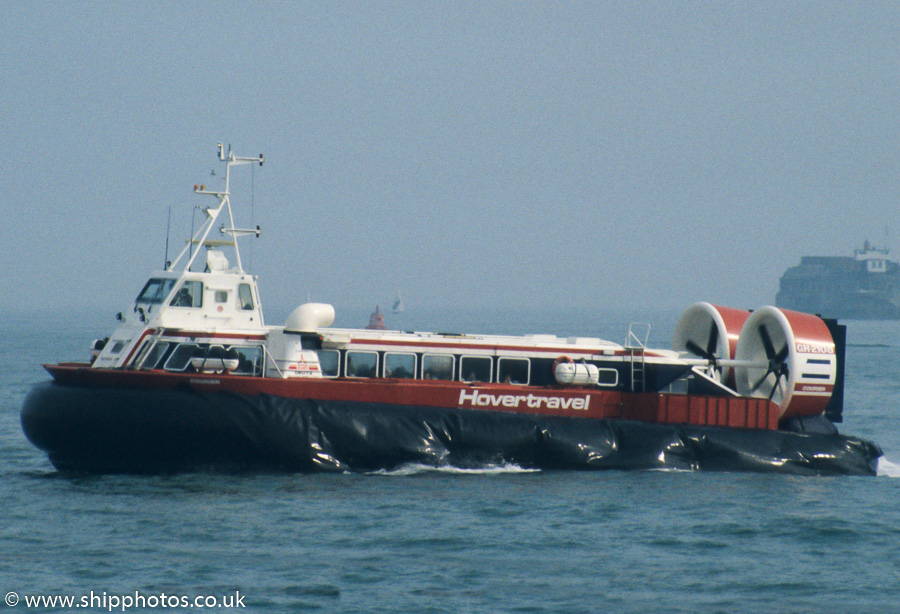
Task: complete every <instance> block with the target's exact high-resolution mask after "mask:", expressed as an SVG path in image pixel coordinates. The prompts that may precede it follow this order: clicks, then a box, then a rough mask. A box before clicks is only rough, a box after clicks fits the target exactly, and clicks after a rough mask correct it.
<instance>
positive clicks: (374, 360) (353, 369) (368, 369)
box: [344, 352, 378, 377]
mask: <svg viewBox="0 0 900 614" xmlns="http://www.w3.org/2000/svg"><path fill="white" fill-rule="evenodd" d="M344 372H345V373H346V374H347V377H376V376H377V374H378V353H377V352H347V365H346V367H345V369H344Z"/></svg>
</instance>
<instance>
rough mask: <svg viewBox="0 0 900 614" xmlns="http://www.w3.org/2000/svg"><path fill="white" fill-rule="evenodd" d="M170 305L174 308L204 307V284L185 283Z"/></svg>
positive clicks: (197, 282) (196, 282)
mask: <svg viewBox="0 0 900 614" xmlns="http://www.w3.org/2000/svg"><path fill="white" fill-rule="evenodd" d="M169 304H170V305H172V307H203V282H202V281H186V282H184V283H183V284H181V287H180V288H179V289H178V292H176V293H175V296H174V297H173V298H172V302H170V303H169Z"/></svg>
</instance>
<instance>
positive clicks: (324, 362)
mask: <svg viewBox="0 0 900 614" xmlns="http://www.w3.org/2000/svg"><path fill="white" fill-rule="evenodd" d="M340 363H341V354H340V352H338V351H337V350H319V367H321V369H322V375H324V376H325V377H337V376H338V367H339V366H340Z"/></svg>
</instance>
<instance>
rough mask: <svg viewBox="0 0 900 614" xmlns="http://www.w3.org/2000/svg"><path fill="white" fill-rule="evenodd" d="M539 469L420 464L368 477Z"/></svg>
mask: <svg viewBox="0 0 900 614" xmlns="http://www.w3.org/2000/svg"><path fill="white" fill-rule="evenodd" d="M539 471H540V469H525V468H523V467H519V466H518V465H514V464H512V463H506V464H503V465H484V466H483V467H473V468H466V469H464V468H462V467H453V466H450V465H446V466H441V467H434V466H432V465H423V464H420V463H409V464H406V465H401V466H400V467H397V468H396V469H392V470H390V471H388V470H385V469H379V470H378V471H373V472H371V473H370V474H369V475H400V476H404V475H420V474H423V473H446V474H456V475H495V474H505V473H536V472H539Z"/></svg>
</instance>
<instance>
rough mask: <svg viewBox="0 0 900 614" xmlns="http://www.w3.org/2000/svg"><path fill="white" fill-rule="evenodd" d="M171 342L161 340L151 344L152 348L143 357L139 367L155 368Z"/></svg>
mask: <svg viewBox="0 0 900 614" xmlns="http://www.w3.org/2000/svg"><path fill="white" fill-rule="evenodd" d="M170 345H171V344H170V343H168V342H166V341H162V342H160V343H157V344H156V345H154V346H153V348H152V349H151V350H150V351H149V352H148V353H147V356H145V357H144V359H143V362H141V364H140V365H139V367H138V368H140V369H156V368H157V363H159V362H160V360H161V359H162V357H163V356H164V355H165V353H166V350H168V349H169V346H170Z"/></svg>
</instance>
